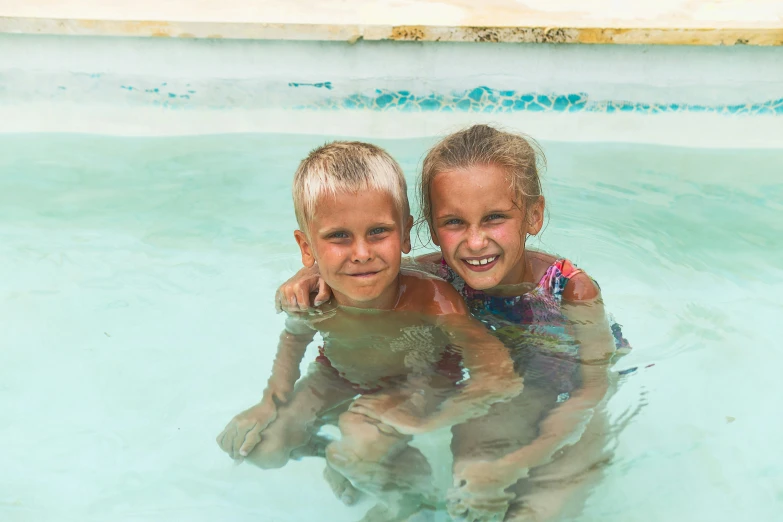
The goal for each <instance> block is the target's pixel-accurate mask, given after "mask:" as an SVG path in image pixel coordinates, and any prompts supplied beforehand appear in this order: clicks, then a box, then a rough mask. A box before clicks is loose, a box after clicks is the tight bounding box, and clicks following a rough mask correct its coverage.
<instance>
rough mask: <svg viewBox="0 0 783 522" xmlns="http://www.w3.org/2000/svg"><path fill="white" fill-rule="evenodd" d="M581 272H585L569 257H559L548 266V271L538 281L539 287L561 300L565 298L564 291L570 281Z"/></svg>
mask: <svg viewBox="0 0 783 522" xmlns="http://www.w3.org/2000/svg"><path fill="white" fill-rule="evenodd" d="M581 273H583V271H582V269H581V268H577V266H576V265H574V264H573V263H572V262H571V261H569V260H568V259H558V260H556V261H555V262H554V263H552V265H551V266H550V267H549V268H547V270H546V273H544V276H543V277H542V278H541V280H540V281H539V282H538V288H540V289H541V290H542V291H543V292H545V293H546V294H549V295H551V296H552V297H554V298H555V299H556V300H557V301H558V302H559V301H561V300H562V299H563V292H564V291H565V287H566V285H567V284H568V281H570V280H571V278H572V277H574V276H576V275H578V274H581Z"/></svg>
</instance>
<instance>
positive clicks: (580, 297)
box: [563, 272, 601, 303]
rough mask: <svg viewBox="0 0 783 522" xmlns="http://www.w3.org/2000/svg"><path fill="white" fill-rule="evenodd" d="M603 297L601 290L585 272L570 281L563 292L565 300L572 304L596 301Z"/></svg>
mask: <svg viewBox="0 0 783 522" xmlns="http://www.w3.org/2000/svg"><path fill="white" fill-rule="evenodd" d="M600 296H601V290H600V289H599V288H598V285H597V284H595V281H593V280H592V279H591V278H590V276H589V275H587V274H585V273H584V272H580V273H578V274H576V275H575V276H574V277H572V278H571V279H569V280H568V284H566V287H565V289H564V290H563V299H565V300H566V301H571V302H577V303H578V302H584V301H594V300H595V299H598V298H599V297H600Z"/></svg>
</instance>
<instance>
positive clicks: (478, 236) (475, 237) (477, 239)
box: [468, 227, 487, 252]
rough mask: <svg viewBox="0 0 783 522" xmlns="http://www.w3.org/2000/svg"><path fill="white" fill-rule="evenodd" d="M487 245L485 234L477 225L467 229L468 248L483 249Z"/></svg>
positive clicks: (476, 250) (473, 249) (475, 250)
mask: <svg viewBox="0 0 783 522" xmlns="http://www.w3.org/2000/svg"><path fill="white" fill-rule="evenodd" d="M486 246H487V235H486V234H485V233H484V232H483V231H482V230H481V229H480V228H478V227H471V228H470V230H468V248H470V249H471V250H472V251H474V252H478V251H480V250H483V249H484V248H485V247H486Z"/></svg>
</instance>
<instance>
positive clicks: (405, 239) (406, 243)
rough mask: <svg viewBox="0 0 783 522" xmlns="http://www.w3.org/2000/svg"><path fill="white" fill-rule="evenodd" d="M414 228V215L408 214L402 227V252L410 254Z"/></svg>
mask: <svg viewBox="0 0 783 522" xmlns="http://www.w3.org/2000/svg"><path fill="white" fill-rule="evenodd" d="M412 228H413V216H408V219H406V220H405V224H404V226H403V227H402V253H403V254H409V253H410V251H411V229H412Z"/></svg>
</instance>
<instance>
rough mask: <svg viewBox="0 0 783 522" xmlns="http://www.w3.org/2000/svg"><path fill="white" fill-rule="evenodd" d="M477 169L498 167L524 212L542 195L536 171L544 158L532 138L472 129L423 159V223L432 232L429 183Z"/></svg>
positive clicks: (450, 137)
mask: <svg viewBox="0 0 783 522" xmlns="http://www.w3.org/2000/svg"><path fill="white" fill-rule="evenodd" d="M476 165H497V166H499V167H501V168H503V169H504V170H505V171H506V172H507V173H508V176H509V182H510V184H511V190H512V191H513V193H514V195H515V196H516V203H517V204H518V205H520V206H522V208H523V209H527V208H528V204H529V203H532V202H534V201H536V200H537V199H538V198H539V197H540V196H541V195H542V192H541V178H540V176H539V171H542V170H543V169H544V168H545V167H546V158H545V157H544V153H543V151H542V150H541V147H540V146H539V145H538V143H536V141H535V140H534V139H533V138H530V137H529V136H525V135H524V134H514V133H511V132H505V131H501V130H498V129H496V128H494V127H490V126H489V125H473V126H472V127H469V128H467V129H464V130H461V131H459V132H455V133H454V134H450V135H448V136H446V137H445V138H443V139H442V140H441V141H440V142H438V143H437V144H436V145H435V146H434V147H433V148H432V149H430V151H429V152H428V153H427V156H426V157H425V158H424V164H423V166H422V169H421V180H420V183H419V198H420V203H421V213H422V217H423V219H424V220H425V221H426V223H427V224H428V225H429V227H430V230H432V202H431V200H430V188H431V187H432V180H433V179H435V176H437V175H438V174H439V173H441V172H446V171H449V170H464V169H469V168H471V167H473V166H476Z"/></svg>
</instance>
